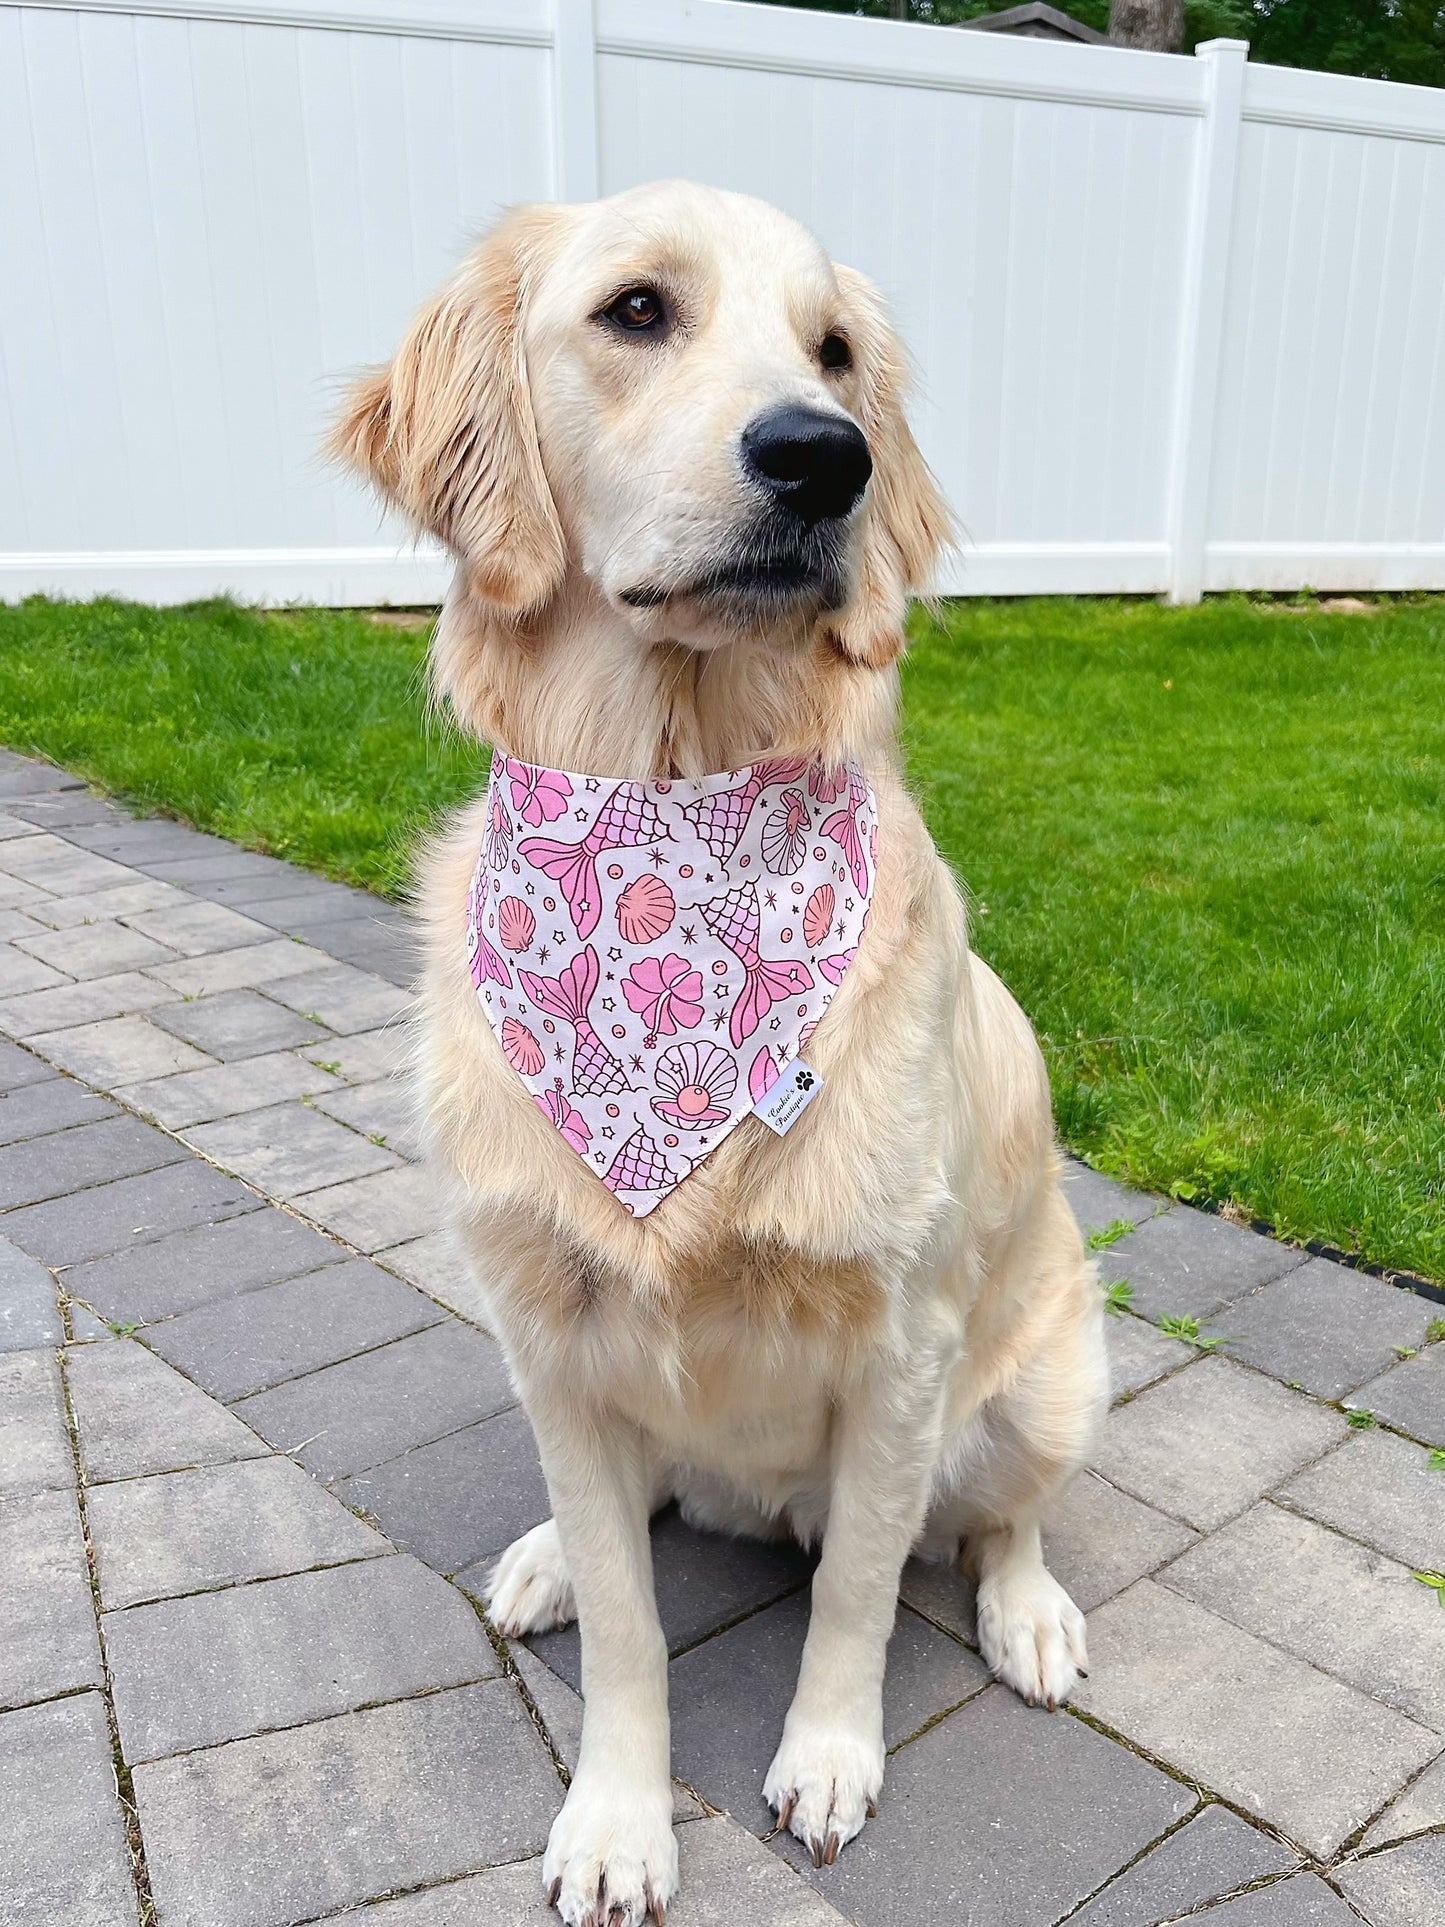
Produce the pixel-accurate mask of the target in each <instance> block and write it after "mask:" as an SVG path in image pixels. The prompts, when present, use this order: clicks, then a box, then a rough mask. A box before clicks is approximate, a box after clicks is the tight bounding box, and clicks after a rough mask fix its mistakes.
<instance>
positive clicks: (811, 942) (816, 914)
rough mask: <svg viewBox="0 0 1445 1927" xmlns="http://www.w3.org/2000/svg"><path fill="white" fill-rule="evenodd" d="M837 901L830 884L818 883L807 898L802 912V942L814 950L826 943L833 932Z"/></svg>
mask: <svg viewBox="0 0 1445 1927" xmlns="http://www.w3.org/2000/svg"><path fill="white" fill-rule="evenodd" d="M837 901H838V899H837V897H836V896H835V895H834V894H833V886H832V884H831V883H820V884H819V885H818V887H817V889H816V890H815V891H814V892H813V894H812V896H810V897H809V898H808V902H807V906H806V908H805V909H804V911H803V942H804V943H805V944H807V946H808V948H809V949H810V950H816V949H818V948H819V946H820V945H821V944H825V943H826V942H827V941H828V938H829V936H830V935H831V934H832V930H833V908H834V905H835V904H836V903H837Z"/></svg>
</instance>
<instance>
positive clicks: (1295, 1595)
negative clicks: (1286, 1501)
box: [1161, 1501, 1445, 1733]
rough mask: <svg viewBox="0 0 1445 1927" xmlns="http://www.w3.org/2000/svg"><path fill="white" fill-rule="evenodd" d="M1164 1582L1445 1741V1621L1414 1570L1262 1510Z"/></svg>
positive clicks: (1210, 1542)
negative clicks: (1431, 1729) (1444, 1736)
mask: <svg viewBox="0 0 1445 1927" xmlns="http://www.w3.org/2000/svg"><path fill="white" fill-rule="evenodd" d="M1161 1578H1162V1581H1163V1583H1164V1584H1165V1585H1166V1586H1169V1587H1171V1588H1172V1589H1173V1590H1174V1591H1175V1592H1182V1593H1183V1594H1184V1595H1185V1596H1186V1597H1187V1598H1189V1599H1193V1600H1194V1601H1196V1603H1197V1604H1199V1605H1201V1606H1207V1607H1208V1608H1209V1610H1210V1611H1211V1612H1214V1613H1218V1614H1219V1615H1220V1617H1221V1618H1224V1619H1229V1620H1232V1621H1233V1622H1234V1624H1235V1625H1237V1626H1243V1627H1244V1628H1245V1629H1246V1631H1248V1632H1252V1633H1258V1634H1259V1636H1260V1638H1261V1639H1267V1640H1269V1641H1270V1642H1271V1644H1273V1645H1275V1646H1282V1647H1283V1648H1284V1649H1285V1651H1286V1652H1291V1653H1298V1654H1299V1656H1300V1658H1301V1659H1307V1660H1309V1661H1310V1662H1311V1663H1312V1664H1313V1665H1315V1666H1318V1667H1320V1668H1321V1670H1322V1671H1324V1672H1326V1673H1332V1674H1333V1675H1334V1677H1335V1678H1336V1679H1342V1680H1346V1681H1348V1683H1349V1684H1350V1685H1351V1686H1358V1687H1359V1689H1360V1691H1361V1692H1362V1693H1368V1694H1369V1695H1370V1696H1371V1698H1373V1699H1378V1700H1383V1701H1384V1702H1385V1704H1386V1705H1387V1706H1395V1707H1398V1708H1399V1710H1400V1711H1401V1712H1402V1713H1409V1714H1410V1715H1411V1717H1412V1718H1414V1719H1417V1720H1420V1721H1421V1722H1422V1723H1423V1724H1424V1725H1426V1726H1432V1727H1434V1728H1435V1730H1436V1731H1437V1732H1440V1733H1445V1612H1441V1610H1440V1607H1439V1603H1438V1600H1437V1599H1436V1596H1435V1594H1434V1593H1433V1592H1431V1591H1430V1590H1429V1589H1428V1588H1427V1587H1425V1586H1422V1585H1421V1584H1420V1582H1419V1581H1418V1580H1417V1579H1416V1578H1415V1577H1414V1575H1413V1574H1412V1573H1411V1571H1410V1569H1409V1567H1408V1566H1401V1565H1397V1564H1396V1563H1395V1561H1394V1560H1393V1559H1387V1558H1385V1557H1384V1555H1383V1554H1382V1553H1378V1552H1375V1551H1373V1550H1371V1549H1370V1548H1369V1547H1367V1546H1358V1545H1356V1544H1355V1543H1354V1541H1353V1540H1351V1539H1344V1538H1341V1536H1340V1535H1339V1533H1337V1532H1330V1531H1329V1530H1328V1529H1327V1528H1326V1527H1324V1526H1320V1525H1316V1524H1315V1523H1314V1521H1313V1520H1311V1519H1302V1518H1300V1516H1299V1515H1298V1513H1294V1512H1286V1511H1284V1510H1283V1509H1282V1508H1281V1507H1279V1506H1275V1505H1270V1504H1269V1503H1268V1502H1267V1501H1266V1502H1264V1503H1262V1504H1260V1505H1257V1506H1254V1507H1252V1508H1251V1510H1250V1511H1248V1512H1246V1513H1245V1514H1244V1515H1243V1517H1242V1518H1239V1519H1235V1520H1232V1521H1231V1523H1230V1524H1229V1525H1227V1526H1225V1527H1224V1529H1223V1530H1222V1531H1220V1532H1216V1533H1215V1534H1214V1535H1213V1537H1212V1538H1209V1539H1206V1540H1204V1542H1203V1543H1202V1544H1201V1545H1197V1546H1195V1547H1194V1548H1193V1550H1192V1551H1190V1552H1188V1553H1186V1554H1185V1555H1184V1557H1183V1558H1182V1559H1177V1560H1176V1561H1175V1562H1174V1564H1173V1565H1172V1566H1170V1567H1169V1568H1168V1569H1167V1570H1166V1571H1165V1572H1164V1573H1163V1574H1162V1575H1161Z"/></svg>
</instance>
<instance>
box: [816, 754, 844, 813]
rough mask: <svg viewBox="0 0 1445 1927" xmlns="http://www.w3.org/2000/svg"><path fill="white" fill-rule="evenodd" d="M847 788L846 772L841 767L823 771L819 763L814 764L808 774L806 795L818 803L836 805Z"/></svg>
mask: <svg viewBox="0 0 1445 1927" xmlns="http://www.w3.org/2000/svg"><path fill="white" fill-rule="evenodd" d="M847 787H848V772H847V770H846V769H844V768H843V767H842V766H841V765H840V766H839V767H838V768H837V769H824V768H823V766H822V764H821V763H814V765H813V767H812V769H811V770H809V772H808V794H809V796H815V797H816V798H817V799H818V801H819V802H820V803H836V802H837V800H838V798H839V797H840V796H841V795H842V794H843V792H844V790H845V789H846V788H847Z"/></svg>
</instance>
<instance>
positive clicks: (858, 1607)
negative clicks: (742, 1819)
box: [763, 1355, 944, 1866]
mask: <svg viewBox="0 0 1445 1927" xmlns="http://www.w3.org/2000/svg"><path fill="white" fill-rule="evenodd" d="M943 1376H944V1374H943V1364H942V1360H941V1359H939V1358H937V1357H925V1358H922V1359H909V1360H907V1361H904V1360H901V1359H899V1358H898V1357H897V1356H896V1355H892V1356H885V1357H883V1358H880V1359H879V1360H878V1361H877V1362H876V1363H875V1364H874V1365H873V1366H872V1367H870V1370H869V1373H868V1374H867V1376H866V1377H865V1379H864V1381H863V1383H862V1384H861V1385H859V1386H858V1387H857V1388H856V1390H854V1391H851V1392H850V1393H849V1394H848V1395H847V1396H846V1397H845V1398H844V1400H843V1402H842V1404H841V1406H840V1409H839V1412H838V1414H837V1417H836V1420H835V1429H834V1449H833V1480H832V1489H831V1495H830V1499H829V1506H828V1524H827V1528H826V1530H825V1532H824V1535H823V1554H822V1558H821V1560H820V1561H819V1564H818V1570H817V1573H816V1574H815V1575H814V1579H813V1610H812V1618H811V1621H810V1623H809V1627H808V1638H807V1643H806V1645H805V1646H804V1648H803V1663H802V1667H801V1669H800V1671H799V1675H798V1687H797V1691H796V1693H795V1694H794V1696H793V1703H792V1705H791V1706H790V1707H789V1709H788V1717H787V1720H786V1722H785V1724H784V1727H783V1738H782V1744H781V1745H780V1746H779V1748H778V1750H777V1753H776V1754H775V1755H774V1758H773V1763H772V1765H771V1766H770V1767H769V1768H768V1772H767V1777H766V1779H765V1780H764V1782H763V1797H764V1798H765V1799H766V1800H767V1801H768V1803H769V1805H770V1806H772V1808H773V1809H774V1811H775V1812H776V1813H777V1816H778V1822H779V1825H780V1826H785V1827H787V1828H788V1829H789V1830H790V1831H791V1832H792V1833H794V1834H795V1835H796V1836H797V1838H798V1839H799V1840H801V1841H802V1842H803V1844H804V1845H805V1846H806V1847H808V1848H810V1849H811V1850H812V1854H813V1861H814V1864H815V1865H817V1866H823V1865H830V1864H831V1863H832V1861H833V1860H834V1859H836V1857H837V1854H838V1849H839V1848H840V1847H841V1846H843V1845H844V1844H845V1843H846V1842H847V1841H849V1840H851V1839H852V1838H853V1836H854V1834H855V1833H857V1832H858V1830H859V1828H860V1827H861V1826H862V1825H863V1822H864V1820H865V1819H866V1818H867V1817H868V1816H869V1815H870V1814H871V1813H873V1812H874V1811H875V1810H876V1804H877V1800H878V1793H879V1789H880V1788H881V1787H882V1784H883V1668H884V1661H885V1657H886V1654H887V1648H888V1637H889V1634H890V1633H891V1632H892V1630H893V1619H894V1615H895V1613H896V1611H897V1606H898V1579H899V1575H900V1573H901V1572H902V1570H903V1561H904V1559H905V1558H906V1557H907V1555H908V1549H909V1547H910V1546H911V1545H912V1543H913V1541H914V1539H915V1538H916V1537H917V1535H918V1532H919V1530H920V1528H921V1526H922V1524H923V1516H924V1510H925V1506H926V1502H927V1496H928V1485H929V1478H930V1475H931V1473H932V1471H933V1466H934V1463H935V1461H936V1458H937V1454H938V1441H939V1431H940V1424H941V1408H942V1401H943V1393H942V1384H943Z"/></svg>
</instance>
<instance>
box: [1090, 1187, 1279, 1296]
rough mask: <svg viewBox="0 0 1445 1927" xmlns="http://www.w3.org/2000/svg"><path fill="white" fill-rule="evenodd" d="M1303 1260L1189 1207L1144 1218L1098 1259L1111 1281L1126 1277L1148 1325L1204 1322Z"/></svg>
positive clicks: (1237, 1227)
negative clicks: (1168, 1315) (1168, 1320)
mask: <svg viewBox="0 0 1445 1927" xmlns="http://www.w3.org/2000/svg"><path fill="white" fill-rule="evenodd" d="M1304 1258H1305V1254H1304V1253H1303V1252H1302V1251H1295V1250H1293V1249H1291V1247H1290V1246H1289V1245H1282V1244H1277V1243H1276V1242H1275V1241H1274V1239H1272V1238H1262V1237H1260V1235H1259V1234H1258V1232H1254V1231H1245V1230H1243V1229H1242V1228H1241V1227H1240V1226H1239V1225H1237V1224H1230V1223H1229V1222H1228V1220H1227V1219H1225V1218H1212V1217H1210V1216H1209V1214H1208V1213H1207V1212H1204V1211H1191V1210H1190V1209H1189V1208H1188V1206H1187V1205H1176V1206H1175V1208H1174V1209H1173V1210H1172V1211H1166V1212H1163V1213H1162V1214H1161V1215H1160V1216H1159V1217H1157V1218H1151V1219H1149V1220H1148V1221H1147V1222H1146V1223H1144V1224H1141V1225H1140V1226H1139V1228H1138V1230H1137V1231H1131V1232H1130V1233H1129V1235H1128V1236H1127V1237H1125V1238H1121V1239H1120V1240H1119V1242H1118V1243H1117V1244H1115V1245H1111V1246H1110V1247H1109V1249H1108V1251H1107V1252H1105V1253H1104V1254H1103V1262H1104V1263H1105V1264H1106V1265H1107V1267H1108V1276H1109V1277H1110V1278H1127V1279H1128V1280H1129V1282H1130V1284H1131V1285H1133V1287H1134V1296H1133V1299H1132V1301H1131V1302H1132V1304H1133V1306H1134V1309H1135V1310H1136V1311H1142V1312H1144V1313H1145V1314H1146V1315H1147V1316H1148V1317H1150V1318H1157V1317H1158V1316H1159V1314H1160V1313H1161V1312H1172V1313H1173V1314H1175V1315H1176V1316H1179V1315H1182V1314H1184V1313H1186V1312H1192V1313H1193V1314H1194V1316H1195V1317H1197V1318H1204V1317H1207V1316H1208V1314H1209V1313H1210V1312H1215V1311H1218V1310H1219V1308H1220V1306H1221V1305H1225V1304H1228V1303H1230V1302H1231V1301H1232V1300H1233V1299H1236V1298H1242V1297H1243V1296H1244V1294H1245V1293H1246V1292H1248V1291H1253V1290H1254V1288H1255V1286H1256V1285H1263V1284H1267V1283H1268V1282H1269V1281H1270V1280H1271V1279H1272V1278H1281V1277H1283V1276H1284V1274H1285V1272H1287V1271H1293V1270H1294V1269H1295V1267H1296V1266H1297V1265H1301V1264H1303V1263H1304Z"/></svg>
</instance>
